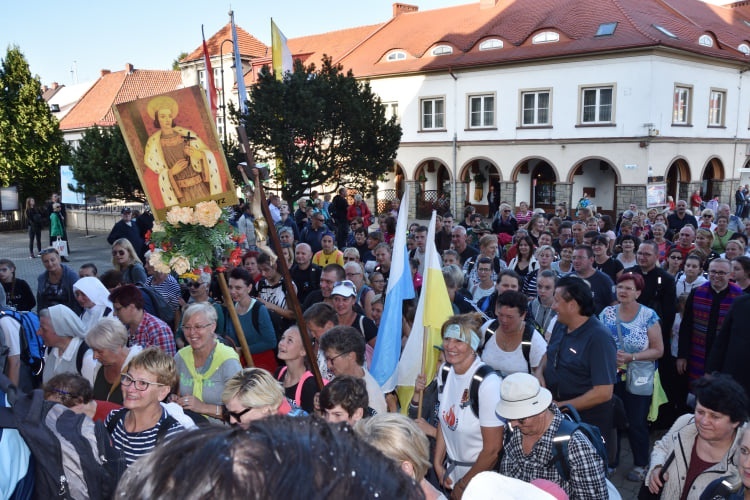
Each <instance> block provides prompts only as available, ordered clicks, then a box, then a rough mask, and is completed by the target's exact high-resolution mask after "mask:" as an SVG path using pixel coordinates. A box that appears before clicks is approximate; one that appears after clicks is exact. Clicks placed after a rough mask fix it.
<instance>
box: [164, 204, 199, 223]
mask: <svg viewBox="0 0 750 500" xmlns="http://www.w3.org/2000/svg"><path fill="white" fill-rule="evenodd" d="M167 222H169V223H170V224H172V225H173V226H176V225H177V224H192V223H193V209H192V207H179V206H177V207H173V208H171V209H170V210H169V212H167Z"/></svg>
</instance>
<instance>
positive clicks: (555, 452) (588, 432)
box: [550, 405, 608, 481]
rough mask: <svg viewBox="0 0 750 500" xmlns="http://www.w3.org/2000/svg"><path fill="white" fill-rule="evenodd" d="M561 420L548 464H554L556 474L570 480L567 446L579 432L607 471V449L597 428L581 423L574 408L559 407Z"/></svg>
mask: <svg viewBox="0 0 750 500" xmlns="http://www.w3.org/2000/svg"><path fill="white" fill-rule="evenodd" d="M560 411H561V412H562V415H563V419H562V421H561V422H560V427H558V428H557V433H556V434H555V437H554V438H553V439H552V442H553V445H554V446H553V447H552V460H551V461H550V464H552V463H554V464H555V468H556V469H557V472H558V473H559V474H560V477H562V478H563V479H564V480H566V481H567V480H568V479H570V461H569V460H568V444H569V443H570V437H571V436H572V435H573V433H574V432H579V431H580V432H581V434H583V435H584V436H585V437H586V439H588V440H589V442H590V443H591V444H592V445H593V446H594V449H595V450H596V454H597V455H599V458H601V459H602V462H603V463H604V470H605V471H606V470H607V456H608V455H607V448H606V447H605V445H604V439H603V438H602V433H601V432H599V428H598V427H597V426H595V425H591V424H587V423H586V422H582V421H581V416H580V415H579V414H578V412H577V411H576V409H575V408H573V407H572V406H570V405H562V406H560Z"/></svg>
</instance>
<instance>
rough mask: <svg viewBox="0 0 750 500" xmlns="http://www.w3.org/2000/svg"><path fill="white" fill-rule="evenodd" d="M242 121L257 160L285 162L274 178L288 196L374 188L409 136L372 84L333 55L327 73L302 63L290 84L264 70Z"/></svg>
mask: <svg viewBox="0 0 750 500" xmlns="http://www.w3.org/2000/svg"><path fill="white" fill-rule="evenodd" d="M242 119H243V120H244V123H245V127H246V130H247V135H248V139H249V140H250V143H251V147H252V148H253V149H254V152H255V155H256V159H257V161H267V160H270V159H273V158H276V159H278V160H280V161H278V162H277V165H278V168H276V170H275V171H274V175H275V176H276V178H275V180H276V182H277V183H278V184H279V185H281V187H282V194H283V197H284V198H285V199H287V200H296V199H297V198H299V197H301V196H302V195H304V194H305V193H307V192H309V191H310V190H312V189H318V188H319V187H321V186H331V187H335V188H338V187H339V186H347V187H352V188H356V189H359V190H360V191H363V192H368V193H369V192H371V191H372V190H373V189H374V188H375V183H376V182H377V180H378V179H380V178H382V177H383V176H384V175H385V174H386V172H387V171H388V169H389V168H391V167H392V165H393V160H394V159H395V157H396V151H397V149H398V146H399V142H400V140H401V126H400V125H399V124H398V123H396V120H395V117H393V118H391V119H390V120H387V119H386V118H385V109H384V107H383V106H382V104H381V102H380V98H379V97H378V96H377V95H375V94H374V93H373V92H372V90H371V88H370V86H369V84H367V83H364V82H359V81H357V80H356V79H355V78H354V75H353V73H352V72H351V70H349V71H348V72H346V73H344V72H343V69H342V67H341V65H334V64H333V63H332V62H331V59H330V58H329V57H327V56H324V58H323V63H322V66H321V68H320V70H316V68H315V65H314V64H311V65H309V66H304V65H303V64H302V63H301V62H299V61H297V62H296V64H295V67H294V72H292V73H287V74H286V75H285V76H284V79H283V81H278V80H276V78H275V77H274V75H273V74H272V73H271V72H270V70H269V69H268V68H267V67H265V68H263V69H262V70H261V72H260V74H259V76H258V82H257V83H256V84H254V85H253V86H252V88H251V90H250V101H249V102H248V108H247V114H246V115H245V116H243V117H242ZM319 190H320V189H319Z"/></svg>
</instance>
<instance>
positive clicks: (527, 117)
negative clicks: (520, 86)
mask: <svg viewBox="0 0 750 500" xmlns="http://www.w3.org/2000/svg"><path fill="white" fill-rule="evenodd" d="M521 101H522V104H521V105H522V107H523V109H522V118H521V124H522V125H523V126H527V127H528V126H535V125H549V124H550V91H549V90H542V91H534V92H523V93H522V94H521Z"/></svg>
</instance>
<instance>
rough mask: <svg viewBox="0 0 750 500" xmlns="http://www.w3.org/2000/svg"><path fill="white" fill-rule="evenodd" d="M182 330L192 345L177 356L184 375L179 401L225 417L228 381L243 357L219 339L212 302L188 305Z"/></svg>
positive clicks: (179, 372) (199, 409) (211, 414)
mask: <svg viewBox="0 0 750 500" xmlns="http://www.w3.org/2000/svg"><path fill="white" fill-rule="evenodd" d="M182 330H183V331H184V332H185V338H186V339H187V341H188V343H189V344H190V345H188V346H186V347H183V348H182V349H180V350H179V351H178V352H177V355H176V356H175V363H176V365H177V374H178V375H179V377H180V397H179V398H177V400H176V402H177V403H178V404H179V405H180V406H182V407H183V408H184V409H186V410H192V411H194V412H196V413H200V414H202V415H205V416H207V417H211V418H214V419H221V418H222V410H221V404H222V403H221V394H222V392H223V391H224V384H226V382H227V381H228V380H229V379H230V378H231V377H232V376H233V375H234V374H236V373H237V372H239V371H240V370H241V369H242V365H240V358H239V356H238V355H237V352H236V351H235V350H234V349H232V348H231V347H229V346H227V345H225V344H222V343H220V342H219V341H218V339H217V338H216V333H215V330H216V310H214V308H213V306H211V304H208V303H206V302H202V303H199V304H192V305H190V306H188V308H187V309H186V310H185V313H184V314H183V320H182Z"/></svg>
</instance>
